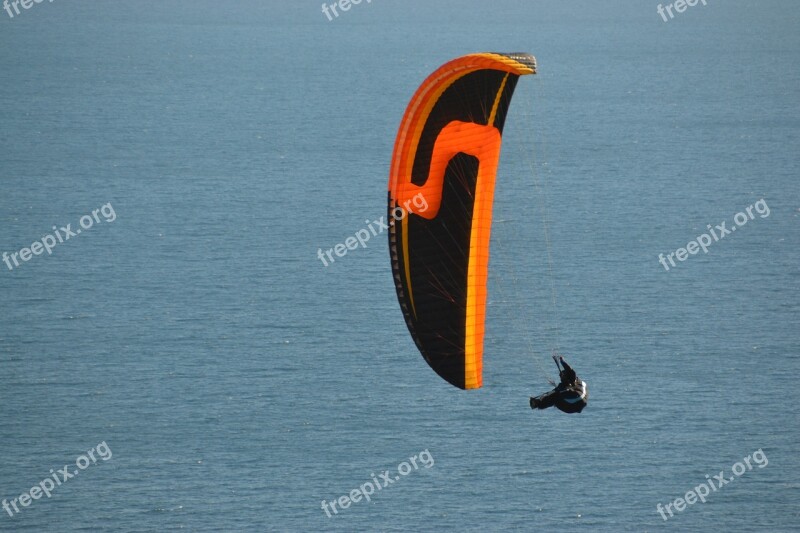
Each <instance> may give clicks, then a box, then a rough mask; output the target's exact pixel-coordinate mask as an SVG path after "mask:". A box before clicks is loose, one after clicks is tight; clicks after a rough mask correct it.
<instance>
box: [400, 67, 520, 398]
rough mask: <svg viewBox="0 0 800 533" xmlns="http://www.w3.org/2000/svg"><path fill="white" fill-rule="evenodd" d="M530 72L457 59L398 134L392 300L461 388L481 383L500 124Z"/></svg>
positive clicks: (432, 82) (416, 101)
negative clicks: (519, 83)
mask: <svg viewBox="0 0 800 533" xmlns="http://www.w3.org/2000/svg"><path fill="white" fill-rule="evenodd" d="M535 72H536V59H535V58H534V57H533V56H532V55H529V54H524V53H511V54H501V53H482V54H470V55H467V56H463V57H460V58H458V59H454V60H452V61H450V62H448V63H446V64H444V65H442V66H441V67H440V68H439V69H437V70H436V71H435V72H434V73H433V74H431V75H430V76H428V78H427V79H426V80H425V81H424V82H423V83H422V85H420V87H419V88H418V89H417V91H416V93H415V94H414V96H413V97H412V99H411V102H410V103H409V105H408V108H407V109H406V112H405V115H404V116H403V120H402V121H401V123H400V128H399V131H398V134H397V140H396V141H395V146H394V154H393V157H392V163H391V171H390V176H389V202H388V210H389V217H388V219H389V253H390V257H391V262H392V272H393V274H394V281H395V287H396V289H397V297H398V300H399V301H400V307H401V308H402V310H403V315H404V317H405V320H406V324H407V325H408V329H409V331H410V333H411V336H412V338H413V339H414V342H415V343H416V345H417V347H418V348H419V351H420V352H421V353H422V356H423V357H424V358H425V361H427V362H428V364H429V365H430V366H431V368H432V369H433V370H434V371H436V373H437V374H439V375H440V376H441V377H442V378H444V379H445V380H446V381H448V382H449V383H451V384H452V385H454V386H456V387H459V388H461V389H475V388H479V387H480V386H481V385H482V375H481V373H482V368H483V361H482V358H483V337H484V319H485V315H486V282H487V276H488V264H489V234H490V230H491V224H492V200H493V197H494V186H495V176H496V172H497V164H498V161H499V159H500V144H501V140H502V132H503V124H504V123H505V119H506V114H507V112H508V107H509V104H510V102H511V97H512V95H513V93H514V88H515V87H516V84H517V81H518V79H519V77H520V76H523V75H526V74H534V73H535ZM423 200H424V206H425V209H424V210H422V209H417V210H416V211H414V209H413V207H414V206H416V205H418V204H419V205H422V204H423ZM398 209H399V211H398ZM398 212H399V213H402V214H403V216H401V217H398V216H397V213H398Z"/></svg>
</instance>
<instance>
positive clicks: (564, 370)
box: [530, 355, 589, 413]
mask: <svg viewBox="0 0 800 533" xmlns="http://www.w3.org/2000/svg"><path fill="white" fill-rule="evenodd" d="M553 361H555V363H556V367H558V375H559V377H560V378H561V382H560V383H559V384H558V385H557V386H556V388H555V389H553V390H551V391H550V392H546V393H544V394H541V395H539V396H536V397H535V398H531V401H530V403H531V409H547V408H548V407H553V406H555V407H556V409H558V410H559V411H563V412H565V413H580V412H581V411H583V408H584V407H586V404H587V403H588V402H589V389H588V387H587V385H586V382H585V381H583V380H582V379H580V378H578V375H577V374H576V373H575V371H574V370H573V369H572V367H571V366H569V365H568V364H567V362H566V361H564V358H563V357H561V356H557V355H553ZM559 363H560V364H561V366H560V367H559Z"/></svg>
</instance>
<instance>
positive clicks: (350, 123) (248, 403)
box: [0, 0, 800, 532]
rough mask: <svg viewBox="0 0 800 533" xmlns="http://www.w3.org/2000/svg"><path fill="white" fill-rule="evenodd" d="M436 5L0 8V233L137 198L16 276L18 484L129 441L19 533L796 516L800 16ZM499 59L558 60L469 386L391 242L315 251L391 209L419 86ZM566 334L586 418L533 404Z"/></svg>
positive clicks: (531, 93) (757, 522)
mask: <svg viewBox="0 0 800 533" xmlns="http://www.w3.org/2000/svg"><path fill="white" fill-rule="evenodd" d="M429 4H430V3H427V2H422V1H413V2H403V3H399V2H395V3H390V2H388V1H380V2H379V1H375V2H371V3H361V4H359V5H353V6H352V7H351V9H350V10H348V11H339V17H338V18H335V19H333V20H331V21H329V20H328V19H327V18H326V16H325V15H324V13H323V12H322V11H321V10H320V7H319V6H318V4H315V3H310V4H307V3H303V2H297V3H289V2H274V1H271V2H256V1H254V0H247V1H241V2H236V3H229V4H223V3H219V2H210V1H208V0H198V1H192V2H188V1H177V0H164V1H159V2H154V1H137V2H128V3H124V4H123V3H119V2H114V3H111V2H107V3H99V2H88V1H87V0H83V1H71V2H66V1H58V2H53V3H47V2H44V3H40V4H33V5H32V7H30V9H28V10H23V11H21V12H20V14H19V15H16V16H15V17H14V18H11V17H7V15H6V13H5V12H4V11H0V43H2V47H1V48H0V50H2V52H0V73H2V74H0V76H1V77H0V80H1V81H0V83H1V84H2V88H3V90H2V91H0V137H2V139H3V148H2V150H0V179H1V180H2V185H0V187H2V189H0V190H2V193H1V194H0V227H2V231H0V252H7V253H9V254H11V253H13V252H19V251H20V250H21V249H22V248H24V247H28V246H30V244H31V243H32V242H34V241H37V240H39V239H41V238H42V237H44V236H45V235H46V234H51V235H52V234H54V232H56V231H58V232H60V231H61V230H60V229H58V228H61V227H65V226H66V225H67V224H71V230H72V231H74V230H75V229H77V228H79V227H81V226H80V223H81V217H83V216H84V215H91V213H92V211H93V210H96V209H100V208H101V206H104V205H107V204H108V205H111V206H112V207H113V210H114V213H115V219H114V220H113V221H109V220H107V219H106V218H104V217H103V214H102V213H100V214H99V215H98V217H96V218H95V219H94V221H93V222H92V223H91V227H90V228H88V229H85V230H84V231H82V232H81V233H80V234H76V235H75V236H74V237H71V238H70V239H69V240H68V241H64V242H62V243H59V244H57V245H56V246H54V247H53V248H52V250H51V251H52V254H51V255H48V254H47V253H46V252H44V253H41V255H36V256H32V257H30V258H29V260H28V261H27V262H24V261H23V262H22V263H21V264H20V265H19V266H18V267H15V268H13V269H12V270H9V269H8V268H7V267H6V266H5V265H4V264H0V301H2V311H0V406H2V413H3V423H2V425H0V499H2V498H5V499H6V500H9V501H10V500H12V499H14V498H19V496H20V495H21V494H22V493H24V492H28V491H29V490H30V488H31V487H33V486H34V485H37V484H39V482H40V481H42V480H44V479H45V478H48V477H49V476H51V474H50V469H54V470H57V469H61V468H62V467H64V466H65V465H76V460H78V461H82V460H80V457H81V456H83V454H85V453H87V452H88V451H89V450H92V449H96V447H97V446H98V445H99V444H101V443H106V446H107V447H108V449H109V450H110V452H111V456H110V458H108V459H107V460H104V459H103V458H102V457H99V455H98V454H97V452H95V456H96V461H95V462H93V463H92V464H90V465H86V467H85V469H83V470H80V469H78V468H77V467H76V466H71V468H72V469H73V470H78V471H79V474H78V475H76V476H74V477H73V478H71V479H69V480H67V481H64V482H63V483H62V484H61V485H60V486H57V487H55V488H54V490H53V491H52V496H51V497H50V498H46V497H42V498H40V499H38V500H33V501H31V502H29V505H28V506H27V507H21V508H20V512H19V513H16V514H15V515H14V516H13V517H11V516H9V515H8V513H6V512H4V511H0V530H8V531H27V530H30V531H45V530H46V531H77V530H86V531H97V530H109V531H168V530H174V529H186V530H190V531H217V530H222V531H238V530H242V531H264V530H269V531H273V530H274V531H290V530H291V531H316V530H327V529H341V530H346V531H355V530H369V531H373V530H380V531H400V530H411V531H434V530H435V531H442V530H450V529H460V530H467V531H501V530H523V531H533V530H535V531H563V530H587V531H650V530H675V531H700V530H707V529H710V528H717V529H721V530H724V531H770V532H775V531H790V530H797V524H798V523H799V522H800V516H799V515H800V512H799V511H798V504H797V502H798V501H800V473H799V469H800V459H798V458H799V457H800V453H799V452H800V446H799V443H800V428H799V427H798V416H797V401H798V393H797V388H796V384H795V381H794V377H795V376H796V375H797V371H798V370H800V362H799V360H798V353H799V352H800V350H799V348H800V337H799V336H798V332H800V328H798V326H799V325H800V324H799V322H800V320H798V298H797V296H798V285H799V283H798V282H799V280H800V276H799V275H798V258H799V254H798V249H800V246H798V245H800V238H798V222H800V211H798V207H800V205H798V203H799V202H798V199H799V198H800V195H798V179H797V171H798V165H797V153H798V148H800V146H799V143H798V134H799V133H800V116H799V114H798V87H799V86H800V84H799V83H798V81H800V79H799V75H798V72H800V69H798V66H800V65H798V63H799V61H798V60H799V59H800V55H799V54H798V50H799V49H800V46H799V45H800V39H799V37H800V35H798V32H797V31H796V27H797V25H798V22H800V21H799V20H798V14H797V10H796V9H795V8H794V7H795V6H794V4H793V3H791V2H788V1H782V2H779V1H771V2H764V3H759V4H755V3H752V2H744V1H727V2H724V3H722V2H708V5H706V6H703V5H702V4H698V5H696V6H694V7H692V8H690V9H687V10H686V11H685V12H683V13H680V14H677V15H676V17H675V18H674V19H672V20H670V21H669V22H666V23H665V22H663V20H662V19H661V17H660V16H659V15H658V13H657V11H656V7H657V4H656V3H653V4H650V3H647V2H645V3H642V2H622V1H614V2H604V3H597V2H578V3H575V2H572V3H568V4H563V3H559V2H552V1H543V2H530V3H527V2H514V1H511V0H498V1H496V2H441V3H437V4H436V5H435V6H431V5H429ZM483 50H500V51H516V50H523V51H530V52H531V53H534V54H535V55H536V56H537V57H538V59H539V64H540V73H539V74H538V75H537V76H535V77H530V78H526V79H523V80H521V81H520V84H519V86H518V90H517V94H516V96H515V100H514V102H513V103H512V106H511V112H510V114H509V117H508V121H507V123H506V130H505V136H504V138H505V140H504V149H503V150H504V151H503V158H502V160H501V164H500V171H499V178H498V185H497V191H496V198H495V211H494V213H495V224H494V231H493V235H492V253H493V256H492V262H491V266H490V280H489V284H490V286H489V289H490V292H489V308H488V324H487V338H486V350H485V352H486V353H485V358H484V388H483V389H481V390H479V391H472V392H469V393H465V392H462V391H457V390H455V389H452V388H450V387H448V386H447V385H446V383H445V382H443V381H442V380H441V379H440V378H438V377H437V376H436V375H435V374H434V373H433V372H431V371H430V370H429V369H428V367H427V365H425V363H424V361H423V360H422V358H421V357H420V356H419V354H418V353H417V351H416V348H415V347H414V345H413V343H412V341H411V339H410V337H409V335H408V333H407V330H406V327H405V324H404V323H403V319H402V314H401V312H400V310H399V308H398V305H397V301H396V297H395V294H394V288H393V284H392V278H391V270H390V266H389V261H388V254H387V246H386V241H385V235H381V236H380V239H378V238H376V239H374V240H373V241H371V242H370V243H369V245H368V247H367V248H366V249H361V248H359V249H357V250H354V251H351V252H350V253H348V255H347V256H345V257H343V258H341V259H339V260H337V262H336V263H335V264H333V265H330V266H329V267H325V266H323V264H322V263H321V262H320V261H319V259H317V257H316V254H317V250H318V249H319V248H323V249H327V248H331V247H333V246H334V245H335V244H337V243H339V242H343V241H344V239H345V238H346V237H347V236H349V235H352V234H354V233H355V232H356V231H357V230H358V229H360V228H362V227H364V226H365V220H373V219H376V218H378V217H380V216H382V215H383V214H384V203H385V199H386V181H387V174H388V161H389V159H390V157H391V150H392V145H393V142H394V135H395V133H396V129H397V125H398V123H399V120H400V117H401V116H402V113H403V110H404V107H405V105H406V104H407V102H408V100H409V98H410V96H411V94H412V93H413V91H414V89H415V88H416V86H417V85H418V84H419V83H420V82H421V81H422V79H424V77H425V76H426V75H427V74H428V73H429V72H431V71H432V70H434V69H435V68H436V67H437V66H438V65H439V64H441V63H442V62H444V61H446V60H448V59H450V58H452V57H455V56H458V55H462V54H465V53H468V52H473V51H483ZM531 147H533V149H532V148H531ZM760 199H764V201H765V202H766V204H767V205H768V206H769V208H770V213H769V216H766V217H760V216H756V217H755V218H754V219H753V220H750V221H749V222H748V223H747V224H746V225H745V226H743V227H741V228H740V229H738V230H737V232H736V233H732V234H730V235H727V236H726V237H725V238H724V239H722V240H720V241H719V242H715V243H714V244H712V245H711V246H710V247H709V251H708V253H707V254H703V253H702V252H701V253H699V254H697V255H692V256H689V258H688V259H686V260H685V261H684V262H681V263H677V266H676V267H674V268H671V269H670V270H669V271H667V270H665V269H664V267H662V265H661V264H659V261H658V254H660V253H663V254H669V253H670V252H675V250H676V249H678V248H681V247H685V246H686V245H687V243H688V242H689V241H691V240H694V239H695V238H696V237H697V236H698V235H700V234H701V233H703V232H705V231H706V228H707V225H708V224H712V225H716V224H719V223H721V222H722V221H728V227H730V225H731V221H732V220H733V219H734V216H735V215H736V214H737V213H738V212H739V211H742V210H745V209H746V208H747V207H748V206H751V205H754V203H755V202H757V201H758V200H760ZM106 212H108V210H107V211H106ZM84 222H85V220H84ZM53 226H57V229H56V230H54V229H52V227H53ZM546 237H547V239H546ZM548 239H549V241H550V248H549V249H550V251H551V253H552V258H551V260H548V252H547V251H548V244H547V242H546V241H547V240H548ZM551 266H552V273H551ZM551 284H552V285H553V286H554V287H555V296H554V294H553V291H552V288H551ZM556 346H557V347H559V348H560V349H561V350H562V351H563V352H565V353H566V354H568V357H569V360H570V361H571V362H572V363H573V364H574V366H575V367H576V369H577V370H578V372H579V374H580V375H581V377H583V378H584V379H586V380H587V381H588V382H589V385H590V388H591V402H590V405H589V407H588V408H587V409H586V410H585V411H584V412H583V414H581V415H579V416H566V415H563V414H561V413H559V412H549V411H548V412H537V413H533V412H531V410H530V409H529V408H528V405H527V404H528V396H529V395H530V394H533V393H539V392H543V391H544V390H546V389H547V388H548V383H547V381H546V380H545V377H544V375H543V373H542V370H544V371H546V372H549V373H550V374H551V375H552V373H553V369H552V368H551V365H552V363H550V362H549V361H548V360H547V358H548V355H547V354H548V353H549V351H550V350H551V349H553V348H555V347H556ZM425 450H427V452H428V453H429V455H430V457H431V459H432V463H433V464H432V466H431V467H430V468H426V467H425V466H424V465H423V466H421V467H419V468H417V469H414V470H412V471H410V472H409V473H408V474H407V475H405V476H399V477H398V479H397V480H396V481H394V482H393V483H391V484H390V485H388V486H386V487H385V488H382V489H381V490H380V491H378V492H376V493H375V494H374V495H373V496H372V498H371V501H370V502H366V501H363V500H362V501H360V502H357V503H353V504H352V505H350V506H349V507H348V508H347V509H343V510H341V511H340V512H339V513H337V514H335V515H334V516H332V517H328V516H327V515H326V513H325V511H324V510H323V509H322V505H321V503H322V501H323V500H325V501H327V502H330V501H332V500H336V499H338V498H339V497H340V496H343V495H347V494H349V493H350V492H351V491H352V490H353V489H356V488H358V487H360V486H362V485H363V484H364V483H366V482H370V480H372V476H373V475H374V476H375V477H376V478H377V477H378V476H379V475H380V474H381V473H383V472H384V471H390V473H393V472H396V471H397V468H398V466H399V465H401V463H403V462H406V461H409V460H410V458H411V457H412V456H415V455H416V456H419V455H420V453H421V452H424V451H425ZM757 450H761V451H762V452H763V454H764V456H765V457H766V458H767V459H768V464H766V465H765V466H764V467H763V468H762V467H759V466H755V467H754V468H753V469H752V470H748V471H746V472H744V473H743V474H742V475H741V476H740V477H737V478H736V479H735V480H734V481H733V482H730V483H729V484H727V485H725V486H724V487H721V488H720V489H719V490H718V491H715V492H713V493H712V494H711V496H710V497H709V498H708V501H707V502H706V503H700V502H698V503H696V504H694V505H691V506H688V507H687V508H686V509H685V510H684V511H682V512H677V513H676V514H675V516H674V517H672V518H670V519H669V520H668V521H664V520H663V519H662V518H661V516H660V515H659V513H658V512H657V510H656V506H657V504H662V505H666V504H668V503H671V502H674V500H675V499H676V498H678V497H684V495H685V493H686V492H687V491H689V490H691V489H693V488H694V487H696V486H698V485H699V484H700V483H703V482H705V480H706V475H707V474H708V475H709V476H714V475H716V474H717V473H718V472H719V471H720V470H724V471H725V472H727V475H728V476H729V477H730V476H731V474H730V473H731V469H732V468H733V467H734V465H735V464H736V463H737V462H739V461H742V460H743V458H745V457H748V456H751V454H753V453H754V452H756V451H757ZM86 457H88V456H86ZM84 464H85V462H81V465H84ZM409 464H410V463H409ZM752 464H755V463H752ZM401 468H402V467H401Z"/></svg>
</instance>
